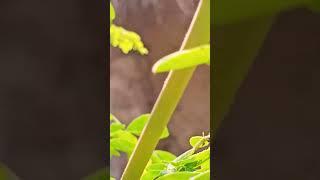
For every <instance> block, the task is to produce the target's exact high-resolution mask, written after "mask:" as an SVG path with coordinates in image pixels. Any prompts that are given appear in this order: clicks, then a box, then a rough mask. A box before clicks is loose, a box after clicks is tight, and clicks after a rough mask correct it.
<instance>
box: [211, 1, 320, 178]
mask: <svg viewBox="0 0 320 180" xmlns="http://www.w3.org/2000/svg"><path fill="white" fill-rule="evenodd" d="M217 8H218V7H217ZM239 35H240V34H239ZM217 53H218V52H217ZM319 67H320V14H315V13H312V12H310V11H307V10H306V9H295V10H290V11H286V12H283V13H281V14H280V15H279V16H278V17H277V18H276V20H275V22H274V25H273V27H272V29H271V30H270V32H269V34H268V36H267V38H266V40H265V43H264V45H263V47H262V49H261V51H260V53H259V55H258V57H257V58H256V60H255V63H254V64H253V67H252V68H251V69H250V71H249V74H248V76H247V78H246V79H245V80H244V82H243V84H242V86H241V87H240V89H239V91H238V93H237V95H236V98H235V102H234V105H233V106H232V108H231V111H230V113H229V114H228V116H227V117H226V119H225V121H224V122H223V123H222V125H221V128H220V130H219V132H218V134H217V139H216V140H217V142H216V153H215V154H214V158H215V161H214V168H215V169H216V176H217V178H216V179H217V180H234V179H245V180H257V179H259V180H270V179H273V180H284V179H288V180H289V179H290V180H318V179H320V174H319V169H320V154H319V152H320V143H319V137H320V121H319V120H320V115H319V107H320V94H319V92H320V71H319Z"/></svg>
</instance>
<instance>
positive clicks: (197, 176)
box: [190, 171, 210, 180]
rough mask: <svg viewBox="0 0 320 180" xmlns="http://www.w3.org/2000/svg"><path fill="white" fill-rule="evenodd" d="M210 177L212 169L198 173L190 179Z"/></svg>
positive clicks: (203, 179) (198, 179) (206, 179)
mask: <svg viewBox="0 0 320 180" xmlns="http://www.w3.org/2000/svg"><path fill="white" fill-rule="evenodd" d="M209 179H210V171H205V172H203V173H201V174H198V175H196V176H194V177H192V178H191V179H190V180H209Z"/></svg>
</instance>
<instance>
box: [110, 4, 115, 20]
mask: <svg viewBox="0 0 320 180" xmlns="http://www.w3.org/2000/svg"><path fill="white" fill-rule="evenodd" d="M114 18H116V12H115V10H114V8H113V5H112V4H111V2H110V24H112V22H113V20H114Z"/></svg>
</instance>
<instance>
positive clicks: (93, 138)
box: [0, 0, 109, 180]
mask: <svg viewBox="0 0 320 180" xmlns="http://www.w3.org/2000/svg"><path fill="white" fill-rule="evenodd" d="M108 7H109V6H108ZM106 22H107V21H106V7H105V4H104V3H103V1H86V0H61V1H59V0H57V1H56V0H55V1H41V0H15V1H11V0H2V1H0V162H1V163H4V164H5V165H6V166H8V167H9V168H10V169H11V170H12V171H13V172H14V173H16V174H17V176H18V177H20V178H21V179H22V180H65V179H66V180H73V179H74V180H79V179H80V178H82V177H84V176H87V175H88V174H90V173H93V172H95V171H96V170H97V169H99V168H104V167H105V165H106V151H107V147H106V140H105V137H106V121H105V120H106V117H105V112H106V108H105V105H106V103H105V101H106V94H105V89H106V87H105V86H106V79H105V57H106V47H107V45H106Z"/></svg>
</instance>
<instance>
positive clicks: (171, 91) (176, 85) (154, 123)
mask: <svg viewBox="0 0 320 180" xmlns="http://www.w3.org/2000/svg"><path fill="white" fill-rule="evenodd" d="M209 42H210V0H201V1H200V2H199V5H198V8H197V11H196V13H195V15H194V17H193V20H192V23H191V25H190V27H189V30H188V33H187V35H186V37H185V39H184V42H183V44H182V46H181V50H183V49H186V48H192V47H196V46H199V45H202V44H206V43H209ZM194 70H195V68H189V69H184V70H178V71H172V72H170V73H169V75H168V77H167V79H166V81H165V83H164V85H163V88H162V91H161V93H160V95H159V97H158V99H157V101H156V103H155V105H154V107H153V110H152V112H151V116H150V119H149V121H148V123H147V124H146V126H145V128H144V130H143V132H142V135H141V136H140V138H139V141H138V144H137V145H136V147H135V150H134V151H133V154H132V156H131V157H130V159H129V162H128V164H127V167H126V169H125V171H124V173H123V175H122V178H121V179H122V180H139V179H140V177H141V175H142V173H143V171H144V169H145V167H146V165H147V163H148V161H149V159H150V157H151V155H152V152H153V151H154V149H155V148H156V146H157V144H158V142H159V139H160V136H161V134H162V132H163V130H164V129H165V128H166V126H167V124H168V122H169V120H170V118H171V116H172V114H173V112H174V110H175V108H176V106H177V104H178V102H179V101H180V98H181V97H182V95H183V93H184V91H185V88H186V87H187V85H188V83H189V81H190V79H191V77H192V74H193V72H194Z"/></svg>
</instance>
